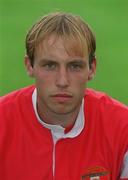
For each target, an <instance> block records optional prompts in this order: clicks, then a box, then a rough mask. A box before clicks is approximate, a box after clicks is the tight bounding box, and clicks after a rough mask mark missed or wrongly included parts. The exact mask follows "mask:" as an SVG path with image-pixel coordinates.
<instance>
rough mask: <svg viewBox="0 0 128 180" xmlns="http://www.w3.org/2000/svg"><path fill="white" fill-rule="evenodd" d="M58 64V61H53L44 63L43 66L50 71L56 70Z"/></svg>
mask: <svg viewBox="0 0 128 180" xmlns="http://www.w3.org/2000/svg"><path fill="white" fill-rule="evenodd" d="M56 66H57V65H56V63H52V62H50V63H47V64H44V65H43V67H44V68H45V69H46V70H48V71H50V70H54V69H55V68H56Z"/></svg>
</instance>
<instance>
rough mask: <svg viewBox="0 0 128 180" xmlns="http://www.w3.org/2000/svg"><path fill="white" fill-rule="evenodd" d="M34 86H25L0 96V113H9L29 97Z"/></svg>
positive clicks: (24, 102)
mask: <svg viewBox="0 0 128 180" xmlns="http://www.w3.org/2000/svg"><path fill="white" fill-rule="evenodd" d="M34 88H35V87H34V86H29V87H25V88H22V89H19V90H16V91H13V92H11V93H9V94H7V95H5V96H2V97H0V114H4V115H5V114H6V113H11V111H15V110H16V109H17V108H20V107H21V105H22V104H24V105H25V104H27V102H28V100H30V99H31V95H32V92H33V90H34Z"/></svg>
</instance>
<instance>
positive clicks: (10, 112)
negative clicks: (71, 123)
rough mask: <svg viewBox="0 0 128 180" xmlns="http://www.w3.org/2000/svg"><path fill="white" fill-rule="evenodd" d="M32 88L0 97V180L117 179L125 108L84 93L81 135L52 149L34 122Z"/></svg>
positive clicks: (126, 138) (126, 140) (127, 141)
mask: <svg viewBox="0 0 128 180" xmlns="http://www.w3.org/2000/svg"><path fill="white" fill-rule="evenodd" d="M34 89H35V87H34V86H31V87H27V88H24V89H21V90H18V91H15V92H13V93H10V94H9V95H6V96H4V97H1V99H0V179H1V180H46V179H47V180H72V179H73V180H88V179H96V178H97V179H98V178H99V179H101V180H102V179H103V180H107V179H108V180H109V179H110V180H119V179H120V172H121V166H122V162H123V158H124V155H125V154H126V152H127V151H128V108H127V107H126V106H124V105H122V104H121V103H119V102H117V101H115V100H113V99H112V98H110V97H108V96H106V95H105V94H104V93H101V92H96V91H94V90H90V89H87V90H86V93H85V97H84V114H85V119H86V123H85V126H84V128H83V130H82V132H81V133H80V134H79V135H78V136H77V137H74V138H64V139H63V138H62V139H60V140H58V141H57V143H56V145H55V147H54V146H53V145H54V143H53V138H52V134H51V131H50V129H47V128H45V127H43V126H42V125H41V123H39V121H37V118H36V114H35V112H34V108H33V105H32V93H33V91H34ZM53 151H54V152H55V173H54V177H53V167H52V164H53ZM122 179H123V178H122ZM124 179H128V178H127V177H124Z"/></svg>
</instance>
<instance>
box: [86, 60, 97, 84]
mask: <svg viewBox="0 0 128 180" xmlns="http://www.w3.org/2000/svg"><path fill="white" fill-rule="evenodd" d="M95 73H96V58H94V59H93V61H92V63H91V64H90V67H89V74H88V80H89V81H90V80H92V79H93V78H94V76H95Z"/></svg>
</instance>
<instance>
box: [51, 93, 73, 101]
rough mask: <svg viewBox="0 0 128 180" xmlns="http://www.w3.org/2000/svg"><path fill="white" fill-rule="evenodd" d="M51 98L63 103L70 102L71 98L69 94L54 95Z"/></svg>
mask: <svg viewBox="0 0 128 180" xmlns="http://www.w3.org/2000/svg"><path fill="white" fill-rule="evenodd" d="M52 98H53V99H54V100H56V101H59V102H65V101H69V100H71V98H72V96H71V95H69V94H65V93H64V94H55V95H53V96H52Z"/></svg>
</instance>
